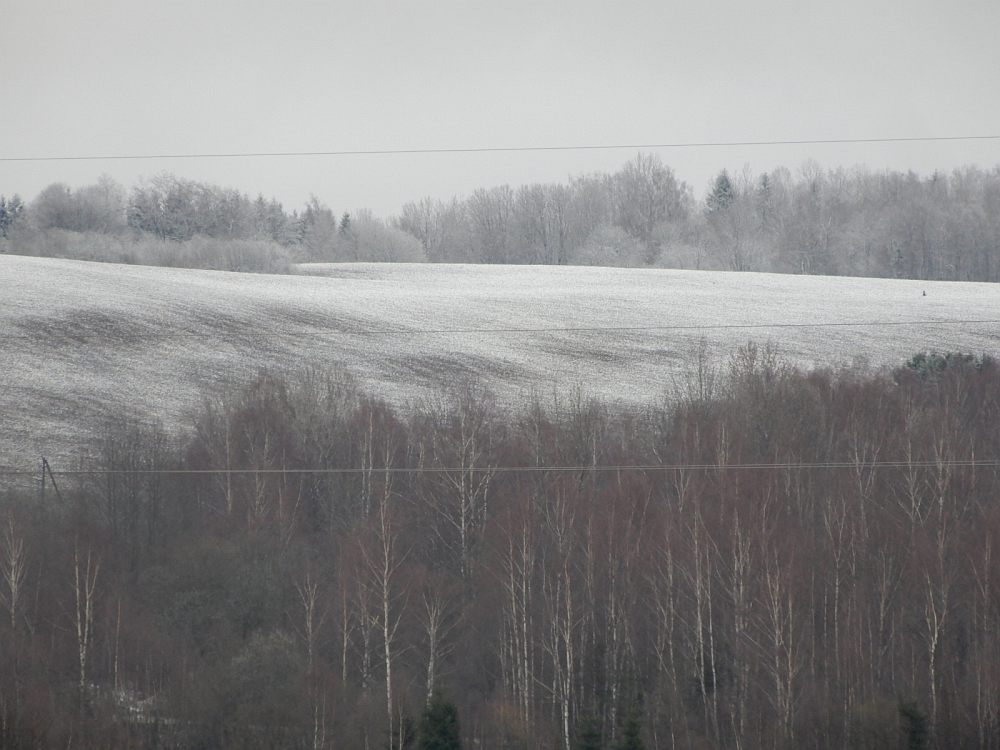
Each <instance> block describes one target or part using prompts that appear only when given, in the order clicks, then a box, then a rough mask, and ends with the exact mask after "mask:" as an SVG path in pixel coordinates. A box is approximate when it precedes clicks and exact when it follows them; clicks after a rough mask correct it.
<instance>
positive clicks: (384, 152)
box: [0, 135, 1000, 162]
mask: <svg viewBox="0 0 1000 750" xmlns="http://www.w3.org/2000/svg"><path fill="white" fill-rule="evenodd" d="M993 140H1000V135H955V136H922V137H912V138H815V139H805V140H778V141H704V142H701V141H690V142H675V143H630V144H614V145H611V144H606V145H581V146H494V147H475V148H399V149H357V150H348V149H345V150H341V151H244V152H234V153H202V154H105V155H100V156H98V155H91V156H2V157H0V162H38V161H116V160H129V159H132V160H137V161H139V160H152V159H245V158H273V157H303V156H305V157H316V156H393V155H407V154H488V153H514V152H521V153H527V152H534V151H615V150H625V149H656V148H671V149H673V148H731V147H746V146H812V145H825V144H852V143H853V144H860V143H930V142H941V141H993Z"/></svg>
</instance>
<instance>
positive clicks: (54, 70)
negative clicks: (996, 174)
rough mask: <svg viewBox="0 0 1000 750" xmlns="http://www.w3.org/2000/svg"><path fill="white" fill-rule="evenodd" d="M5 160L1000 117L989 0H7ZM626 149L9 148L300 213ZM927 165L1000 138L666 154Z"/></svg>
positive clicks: (818, 130)
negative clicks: (201, 185) (308, 204)
mask: <svg viewBox="0 0 1000 750" xmlns="http://www.w3.org/2000/svg"><path fill="white" fill-rule="evenodd" d="M0 11H2V12H0V19H2V24H0V66H2V70H3V74H2V75H0V157H28V156H85V155H130V154H131V155H135V154H188V153H231V152H262V151H263V152H274V151H343V150H384V149H424V148H429V149H434V148H476V147H486V148H491V147H519V146H573V145H580V146H585V145H616V144H640V143H677V142H720V141H773V140H806V139H824V138H832V139H842V138H891V137H914V136H965V135H1000V44H998V39H1000V0H977V1H971V0H970V1H964V0H950V1H947V2H946V1H945V0H941V1H940V2H925V1H924V0H908V1H906V2H895V1H888V0H864V1H862V2H857V1H855V0H837V2H822V3H820V2H812V1H811V0H788V1H778V0H772V1H762V0H746V1H745V2H735V1H733V2H720V1H718V0H701V1H700V2H667V1H665V0H661V1H660V2H620V1H619V2H590V1H589V0H576V1H575V2H567V3H562V2H545V1H544V0H536V1H535V2H503V0H492V1H491V2H475V1H473V0H465V1H464V2H444V1H432V2H378V1H369V2H315V3H313V2H298V1H296V0H285V1H284V2H263V1H260V0H243V1H242V2H230V1H229V0H190V1H189V0H175V1H164V0H142V1H140V0H129V1H124V0H122V1H117V2H116V1H113V0H103V1H102V0H95V2H87V3H83V2H79V0H31V1H30V2H17V1H15V0H0ZM634 153H635V150H634V149H632V150H608V151H561V152H527V153H493V154H410V155H366V156H360V155H359V156H326V157H283V158H275V157H271V158H244V159H217V158H215V159H198V160H194V159H184V160H127V161H93V162H60V161H55V162H44V161H42V162H9V161H0V193H2V194H5V195H8V196H9V195H11V194H12V193H15V192H17V193H20V194H21V195H22V196H23V197H25V198H31V197H33V196H34V195H35V194H37V193H38V191H39V190H41V189H42V188H43V187H45V186H46V185H48V184H49V183H51V182H55V181H62V182H66V183H67V184H69V185H70V186H72V187H79V186H82V185H85V184H88V183H91V182H94V181H95V180H96V179H97V177H98V176H99V175H100V174H101V173H108V174H110V175H112V176H113V177H115V178H117V179H119V180H120V181H122V182H123V183H125V184H126V185H131V184H132V183H133V182H134V181H135V180H136V179H137V178H139V177H140V176H143V175H147V176H148V175H152V174H156V173H158V172H161V171H171V172H174V173H176V174H178V175H180V176H182V177H187V178H191V179H197V180H206V181H211V182H215V183H218V184H221V185H225V186H230V187H236V188H238V189H240V190H242V191H245V192H248V193H250V194H252V195H255V194H256V193H258V192H261V193H263V194H264V195H265V196H268V197H276V198H278V199H279V200H281V201H282V202H283V203H284V204H285V207H286V208H287V209H289V210H290V209H292V208H300V207H301V206H302V205H303V204H304V203H305V201H306V200H307V198H308V197H309V194H310V193H315V194H316V195H317V196H318V197H319V198H320V199H321V200H322V201H324V202H325V203H327V204H329V205H330V206H331V207H332V208H334V210H336V211H342V210H355V209H357V208H359V207H364V206H368V207H371V208H372V209H374V211H375V212H376V214H381V215H385V214H388V213H393V212H396V211H398V210H399V208H400V206H401V205H402V204H403V203H405V202H406V201H409V200H415V199H418V198H420V197H422V196H425V195H430V196H433V197H435V198H442V199H447V198H450V197H451V196H453V195H459V196H462V195H467V194H468V193H470V192H471V191H472V190H474V189H475V188H477V187H489V186H492V185H497V184H502V183H509V184H511V185H514V186H516V185H519V184H523V183H529V182H555V181H562V180H565V179H566V178H567V177H568V176H569V175H575V174H581V173H586V172H593V171H613V170H615V169H617V168H619V167H620V166H621V164H623V163H624V162H625V161H626V160H627V159H629V158H630V157H631V156H633V155H634ZM657 153H659V154H660V156H661V157H662V158H663V160H664V162H665V163H666V164H668V165H669V166H671V167H672V168H673V169H674V170H675V172H676V173H677V175H678V177H680V178H681V179H683V180H685V181H687V182H688V183H689V184H691V185H692V186H693V187H694V189H695V193H696V195H697V196H698V197H702V196H703V194H704V190H705V188H706V186H707V184H708V183H709V181H710V180H711V178H712V177H713V175H714V174H715V173H717V172H718V170H720V169H721V168H723V167H726V168H728V169H730V170H731V171H739V170H741V169H742V168H743V166H744V165H747V164H749V166H750V167H751V168H752V169H753V171H754V172H756V173H759V172H761V171H764V170H768V169H772V168H773V167H775V166H778V165H784V166H787V167H789V168H790V169H792V170H793V171H795V170H796V169H797V168H798V167H799V166H800V165H801V164H802V163H803V162H804V161H805V160H807V159H814V160H816V161H817V162H819V163H820V164H821V165H822V166H824V167H837V166H845V167H851V166H854V165H856V164H866V165H868V166H869V167H871V168H873V169H884V168H886V167H891V168H896V169H911V168H912V169H914V170H916V171H918V172H921V173H923V174H929V173H930V172H931V171H933V170H934V169H942V170H951V169H953V168H955V167H959V166H962V165H966V164H977V165H979V166H982V167H993V166H996V165H998V164H1000V141H997V140H993V141H984V140H981V141H968V142H950V143H926V142H925V143H900V144H851V145H836V146H834V145H810V146H782V147H777V146H775V147H712V148H683V149H681V148H678V149H661V150H659V151H657Z"/></svg>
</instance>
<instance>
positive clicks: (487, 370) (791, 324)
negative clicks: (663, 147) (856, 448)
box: [0, 256, 1000, 468]
mask: <svg viewBox="0 0 1000 750" xmlns="http://www.w3.org/2000/svg"><path fill="white" fill-rule="evenodd" d="M925 293H926V294H925ZM934 321H941V322H934ZM969 321H989V322H982V323H973V322H969ZM997 321H1000V288H998V287H997V286H996V285H990V284H981V283H958V282H925V281H898V280H881V279H855V278H843V277H819V276H785V275H769V274H751V273H743V274H736V273H712V272H699V271H672V270H650V269H613V268H593V267H544V266H543V267H539V266H459V265H427V264H424V265H405V264H399V265H390V264H386V265H375V264H348V265H337V264H316V265H310V266H303V267H300V273H299V275H295V276H264V275H251V274H233V273H225V272H215V271H189V270H178V269H164V268H150V267H138V266H124V265H110V264H94V263H85V262H79V261H67V260H53V259H43V258H29V257H18V256H0V362H2V363H3V370H2V375H0V424H2V426H3V429H2V431H0V466H6V467H18V468H29V467H34V466H35V465H36V463H37V457H38V456H40V455H43V454H44V455H47V456H50V457H55V458H58V459H60V460H62V461H66V460H67V456H68V455H69V454H70V453H71V452H72V450H73V449H74V447H75V446H76V444H77V443H78V441H80V440H81V439H82V438H84V437H85V436H86V434H87V432H88V429H89V428H90V426H91V425H93V424H95V423H96V422H97V421H98V420H100V419H101V418H102V417H103V416H104V415H106V414H108V413H110V412H113V411H116V410H119V409H124V410H126V411H128V412H130V413H137V414H144V415H150V416H155V417H157V418H160V419H162V420H164V422H165V423H167V424H168V425H171V426H176V425H179V424H184V423H185V420H186V419H187V416H188V414H189V413H190V410H191V409H192V407H194V406H196V405H197V404H198V402H199V400H200V398H201V395H202V394H203V393H206V392H212V391H213V390H214V389H217V388H219V387H222V386H224V385H225V384H226V383H229V382H233V380H234V379H241V378H246V377H249V376H251V375H252V374H254V373H255V372H256V371H257V370H258V369H259V368H260V367H269V368H278V369H283V368H288V369H291V368H297V367H300V366H303V365H307V364H310V365H320V366H323V365H328V364H331V365H338V366H342V367H344V368H345V369H347V370H349V371H350V372H352V373H353V374H354V375H355V376H356V377H357V378H358V380H359V381H360V382H361V383H362V384H363V385H364V386H366V387H367V388H368V389H369V390H371V391H374V392H376V393H378V394H380V395H382V396H384V397H386V398H388V399H389V400H391V401H392V402H394V403H398V404H405V403H409V402H413V401H415V400H420V399H424V398H428V397H433V395H434V394H435V393H437V392H439V391H440V390H441V389H442V388H446V387H447V386H448V385H449V384H452V383H455V382H456V381H459V380H461V379H462V378H465V377H470V376H471V377H475V378H482V379H484V380H485V381H486V382H487V383H488V384H489V386H490V387H491V388H492V389H493V390H495V391H496V392H497V393H498V394H499V395H500V396H501V398H502V399H503V400H504V401H505V402H507V403H516V402H518V401H519V400H522V399H524V398H526V397H528V396H529V395H530V394H532V393H535V394H537V395H539V396H540V397H542V398H547V397H549V396H550V395H551V394H553V393H555V392H560V393H566V392H569V391H571V390H572V389H574V388H576V387H580V388H582V389H584V391H585V392H588V393H593V394H595V395H599V396H603V397H609V398H612V399H619V400H623V401H626V402H630V403H637V404H641V403H649V402H658V401H660V400H661V399H662V398H663V396H664V395H665V394H666V393H667V392H668V391H669V390H670V389H671V388H672V387H673V386H674V385H675V384H676V383H677V382H678V378H680V377H682V374H683V369H684V360H685V358H686V357H687V356H688V355H689V354H690V353H691V352H692V350H693V349H694V348H695V347H696V346H697V344H698V342H699V340H701V339H704V340H705V341H706V342H707V344H708V346H709V350H710V351H711V352H712V354H713V356H715V357H716V358H717V359H718V361H719V362H720V363H721V362H724V361H725V358H726V357H727V356H728V354H729V352H730V351H731V350H732V349H733V348H734V347H735V346H736V345H738V344H740V343H743V342H745V341H747V340H748V339H754V340H757V341H766V340H768V339H771V340H773V341H775V342H776V343H777V344H778V345H779V348H780V350H781V352H782V354H783V355H784V356H786V357H787V358H788V359H790V360H792V361H793V362H795V363H798V364H802V365H806V366H808V365H814V364H829V365H837V364H846V363H850V362H851V361H852V360H853V359H854V358H856V357H858V356H864V357H867V358H868V359H869V360H870V362H871V363H872V364H876V365H878V364H892V365H895V364H898V363H900V362H902V361H903V360H904V359H905V358H907V357H908V356H909V355H911V354H912V353H914V352H916V351H920V350H925V349H937V350H961V351H969V352H975V353H982V352H986V353H994V354H996V353H997V352H998V351H1000V324H998V323H997ZM57 468H58V467H57Z"/></svg>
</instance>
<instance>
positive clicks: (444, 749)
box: [417, 693, 462, 750]
mask: <svg viewBox="0 0 1000 750" xmlns="http://www.w3.org/2000/svg"><path fill="white" fill-rule="evenodd" d="M461 747H462V742H461V739H460V736H459V726H458V706H456V705H455V704H454V703H451V702H450V701H446V700H445V699H444V697H443V696H442V695H441V694H440V693H435V694H434V697H433V698H431V702H430V703H429V704H428V705H427V708H426V709H424V713H423V715H422V716H421V717H420V724H419V725H418V726H417V748H418V750H461Z"/></svg>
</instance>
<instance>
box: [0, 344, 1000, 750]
mask: <svg viewBox="0 0 1000 750" xmlns="http://www.w3.org/2000/svg"><path fill="white" fill-rule="evenodd" d="M928 363H932V364H930V365H928ZM859 367H860V366H859ZM998 460H1000V368H998V366H997V364H996V363H995V362H994V361H993V360H992V359H990V358H984V357H973V356H971V355H957V354H951V355H947V354H934V353H923V354H921V355H918V356H915V357H914V358H913V359H911V360H910V362H909V364H908V366H907V365H902V364H901V366H900V367H899V368H898V369H897V370H896V371H894V372H892V373H888V372H882V371H870V370H866V369H843V370H838V371H801V370H798V369H796V368H794V367H792V366H790V365H788V364H787V363H785V362H784V361H783V360H782V359H781V357H780V356H779V355H778V353H777V352H776V350H775V349H774V347H772V346H770V345H755V344H752V343H751V344H747V345H745V346H743V347H741V348H740V349H738V350H737V351H736V352H734V353H733V355H732V357H731V360H730V364H729V367H728V369H727V370H725V371H723V372H718V373H713V372H705V373H701V374H700V377H698V378H697V379H696V380H693V381H692V387H691V388H689V389H688V390H687V391H686V392H685V395H684V396H682V397H680V398H679V399H678V400H677V401H676V402H675V403H673V404H669V405H664V406H663V407H661V408H658V409H649V410H643V411H629V410H625V409H622V408H618V407H615V406H613V405H611V404H607V403H602V402H598V401H587V400H583V399H578V400H575V401H574V400H569V401H565V402H562V403H561V404H558V405H555V406H550V407H543V406H541V405H538V404H536V405H534V406H529V407H527V408H525V409H523V410H522V411H520V412H518V413H511V412H505V411H503V410H501V409H499V408H498V407H497V405H496V402H495V401H494V400H493V398H492V397H491V395H490V394H489V393H488V392H485V391H483V390H482V389H479V388H476V387H475V386H473V385H468V386H467V387H464V388H459V389H456V391H455V392H454V393H453V394H451V396H450V397H449V398H447V399H445V400H442V401H441V402H439V403H436V404H430V405H426V406H424V407H422V408H419V409H415V410H413V411H412V412H411V413H407V414H403V413H401V412H398V411H396V410H394V409H392V408H390V407H389V406H387V405H386V404H385V403H382V402H380V401H378V400H377V399H373V398H371V397H370V396H368V395H367V394H365V393H364V392H361V391H360V390H359V389H358V388H357V387H356V386H355V385H354V384H353V383H352V382H351V380H350V379H349V378H347V377H345V376H342V375H340V374H338V373H337V372H335V371H330V372H321V371H309V372H304V373H294V372H291V373H287V374H285V375H279V374H276V373H261V374H260V376H259V377H258V378H256V379H255V380H254V381H253V382H250V383H247V384H245V385H244V386H243V387H241V388H240V389H238V390H235V391H233V392H232V393H231V394H229V395H228V396H224V397H223V396H220V397H218V398H213V399H208V400H206V401H205V403H204V405H203V407H202V408H201V409H200V410H199V412H198V413H197V414H196V415H194V423H193V428H192V429H191V431H190V432H188V433H186V434H181V435H167V434H165V433H164V431H163V429H162V428H160V427H159V426H158V425H157V424H155V423H149V422H140V421H136V420H134V419H125V418H120V419H109V420H108V422H107V423H106V425H105V426H104V427H103V428H102V429H100V430H98V431H96V432H95V433H94V434H92V435H91V442H90V451H89V458H86V459H84V460H82V461H81V462H80V463H79V464H78V465H76V466H73V467H62V466H50V467H48V469H49V473H48V474H46V475H45V476H44V478H43V481H42V482H40V483H39V484H38V485H37V486H36V489H35V491H34V492H27V493H26V492H24V491H19V490H17V489H16V488H15V487H14V486H13V485H9V486H8V487H7V489H5V490H4V492H3V494H2V495H0V520H2V529H0V570H2V573H3V575H2V576H0V593H2V596H0V634H2V637H0V644H2V645H0V659H2V660H3V661H2V668H0V707H2V714H0V719H2V723H0V729H2V732H3V735H2V736H3V741H4V743H5V744H7V745H8V746H16V747H52V746H67V745H68V744H69V743H70V742H72V743H74V744H76V745H78V746H81V747H83V746H86V747H123V748H124V747H232V748H237V747H239V748H252V747H269V748H286V747H287V748H304V747H307V746H308V747H312V748H320V747H337V748H367V747H375V746H378V747H393V748H400V749H401V750H402V749H403V748H406V747H412V746H414V743H419V746H428V745H427V742H431V740H429V739H428V737H430V736H434V737H439V738H445V737H446V738H448V739H447V742H448V743H449V745H448V746H454V744H457V740H456V739H455V736H456V735H457V734H459V733H460V734H461V742H462V744H463V745H464V746H465V747H480V748H483V750H493V749H494V748H497V749H499V748H509V747H557V748H563V749H564V750H573V748H575V747H595V748H596V747H647V748H671V749H673V748H689V747H703V748H723V747H740V748H748V749H751V748H753V749H756V748H765V747H766V748H773V747H799V746H808V747H815V748H831V749H832V748H845V747H846V748H858V749H865V748H875V747H879V748H894V747H902V746H904V744H903V743H907V742H909V743H911V744H910V745H909V746H910V747H921V746H929V747H937V748H944V747H948V748H988V747H996V746H997V744H998V742H1000V699H998V696H1000V669H998V664H1000V659H998V658H997V657H998V653H1000V567H998V558H997V555H996V554H995V553H994V552H993V551H994V550H995V549H997V545H998V544H1000V508H998V505H997V497H998V496H1000V484H998V475H997V471H996V467H997V462H998ZM428 707H429V708H428ZM428 711H430V714H428ZM429 715H430V716H432V717H433V721H434V727H435V728H434V729H433V731H432V730H431V729H430V728H429V727H428V725H427V723H426V722H427V721H428V718H427V717H428V716H429ZM422 716H423V717H424V718H423V719H421V717H422ZM459 717H461V718H460V721H459ZM418 722H419V724H418ZM435 741H436V740H435ZM441 741H442V742H443V741H445V740H444V739H442V740H441ZM915 742H916V743H918V744H916V745H914V744H912V743H915Z"/></svg>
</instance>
